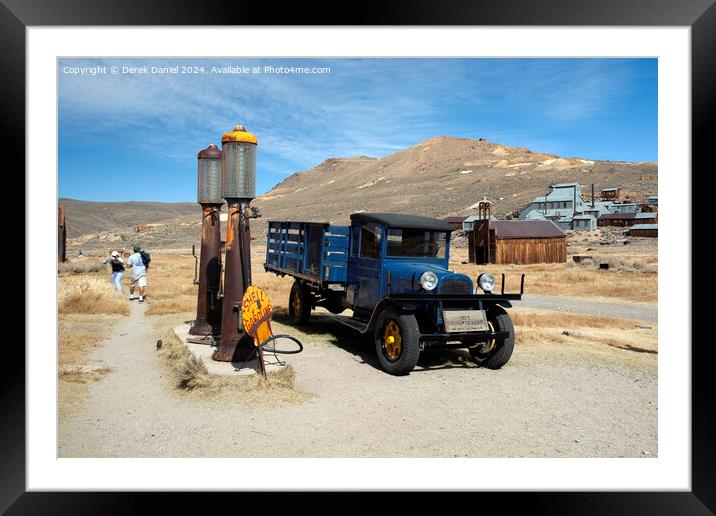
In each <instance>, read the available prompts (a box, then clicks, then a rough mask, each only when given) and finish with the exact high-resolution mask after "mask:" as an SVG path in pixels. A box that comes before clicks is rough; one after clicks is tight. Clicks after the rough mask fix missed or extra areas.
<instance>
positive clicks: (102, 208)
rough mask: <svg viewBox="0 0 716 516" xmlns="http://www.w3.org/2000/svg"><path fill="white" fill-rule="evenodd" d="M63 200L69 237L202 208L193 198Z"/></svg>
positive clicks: (169, 218)
mask: <svg viewBox="0 0 716 516" xmlns="http://www.w3.org/2000/svg"><path fill="white" fill-rule="evenodd" d="M59 203H60V204H63V205H64V206H65V218H66V221H67V222H66V223H67V236H68V238H72V237H76V236H79V235H85V234H88V233H100V232H102V231H116V230H118V229H123V228H130V227H134V226H137V225H139V224H153V223H156V222H164V221H168V220H175V219H177V218H180V217H183V216H187V215H196V214H197V213H199V212H200V209H201V208H199V206H198V205H197V204H196V203H193V202H136V201H131V202H130V201H128V202H92V201H79V200H76V199H63V198H60V199H59Z"/></svg>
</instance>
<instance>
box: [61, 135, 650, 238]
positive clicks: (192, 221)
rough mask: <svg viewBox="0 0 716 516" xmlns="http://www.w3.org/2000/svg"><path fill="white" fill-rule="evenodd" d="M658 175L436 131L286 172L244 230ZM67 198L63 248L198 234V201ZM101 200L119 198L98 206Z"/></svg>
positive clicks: (257, 232) (434, 212) (456, 208)
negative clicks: (409, 142) (378, 154)
mask: <svg viewBox="0 0 716 516" xmlns="http://www.w3.org/2000/svg"><path fill="white" fill-rule="evenodd" d="M258 173H259V174H260V173H261V164H260V163H259V165H258ZM657 173H658V169H657V165H656V164H655V163H628V162H622V161H594V160H588V159H582V158H578V157H560V156H556V155H554V154H545V153H540V152H535V151H532V150H529V149H526V148H524V147H508V146H505V145H500V144H497V143H492V142H489V141H487V140H484V139H478V140H474V139H466V138H450V137H445V136H439V137H435V138H431V139H428V140H425V141H423V142H421V143H419V144H417V145H414V146H412V147H409V148H407V149H405V150H403V151H400V152H396V153H394V154H390V155H388V156H385V157H383V158H372V157H367V156H359V157H352V158H330V159H327V160H325V161H324V162H323V163H321V164H320V165H318V166H316V167H314V168H312V169H310V170H307V171H305V172H296V173H294V174H292V175H290V176H288V177H287V178H286V179H285V180H284V181H282V182H281V183H279V184H277V185H276V186H275V187H274V188H273V189H271V190H270V191H269V192H267V193H265V194H263V195H260V196H259V197H257V198H256V199H255V200H254V202H253V203H252V205H254V206H257V207H258V208H260V209H261V212H262V214H263V217H262V218H260V219H258V220H255V221H253V222H252V228H253V231H252V233H253V234H254V236H255V237H258V238H260V237H261V235H263V234H265V231H266V223H267V221H268V220H276V219H279V220H280V219H293V220H321V221H330V222H333V223H345V222H347V221H348V220H349V216H350V214H351V213H354V212H357V211H386V212H401V213H414V214H421V215H427V216H434V217H445V216H448V215H470V214H472V213H474V212H475V211H476V206H477V204H476V203H477V202H478V201H480V200H481V199H482V198H483V197H487V198H488V199H490V200H491V201H493V202H494V206H493V214H494V215H496V216H497V217H499V218H502V217H504V216H506V215H508V214H510V213H511V212H513V211H514V210H516V209H519V208H521V207H522V206H524V205H525V204H527V203H528V202H529V201H531V200H532V199H533V198H534V197H536V196H538V195H542V194H544V193H545V190H546V187H547V186H548V185H549V184H550V183H561V182H572V181H579V182H580V183H581V184H582V185H584V186H585V189H584V194H588V193H589V186H590V185H591V184H594V185H595V189H596V191H597V192H598V191H599V190H600V189H601V188H607V187H615V186H619V187H621V188H622V192H623V197H625V196H628V198H629V199H631V200H636V201H642V200H644V199H645V198H646V197H647V196H648V195H654V194H656V193H657V180H656V176H657ZM73 203H76V204H74V205H71V206H69V205H67V204H66V206H67V218H68V225H69V226H70V236H71V237H72V236H74V237H75V238H72V239H71V240H70V241H69V242H68V244H69V247H70V249H72V248H76V246H77V245H78V244H80V243H81V244H82V245H84V246H85V248H88V249H89V248H93V247H99V248H102V249H105V248H107V246H109V245H121V242H123V241H125V240H127V239H130V240H137V241H140V243H142V244H145V245H149V246H151V247H154V248H166V249H169V248H171V249H177V248H190V247H191V244H193V243H198V241H199V216H198V215H199V207H198V206H197V205H196V204H194V203H178V204H164V203H85V202H80V201H73ZM105 204H106V205H109V204H112V205H115V204H118V205H119V206H116V207H115V206H112V207H109V206H107V207H106V208H102V209H101V208H100V206H99V205H105ZM147 205H151V209H149V207H148V206H147ZM87 209H91V210H92V211H91V212H89V211H87V212H86V211H85V210H87ZM114 210H119V213H120V214H121V216H120V215H118V214H117V213H114ZM98 213H102V214H103V216H102V217H98V215H97V214H98ZM110 214H111V215H110ZM95 219H98V220H96V221H95ZM115 221H116V226H114V227H111V224H113V223H115ZM142 223H144V224H148V226H146V227H144V228H143V231H141V232H137V231H134V230H132V229H131V228H132V227H134V226H136V225H137V224H142ZM73 226H74V227H75V230H74V231H73V230H72V227H73ZM79 228H82V229H83V230H84V233H83V234H82V235H80V234H78V231H79Z"/></svg>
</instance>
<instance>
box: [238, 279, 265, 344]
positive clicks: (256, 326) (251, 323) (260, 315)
mask: <svg viewBox="0 0 716 516" xmlns="http://www.w3.org/2000/svg"><path fill="white" fill-rule="evenodd" d="M271 309H272V307H271V302H270V301H269V298H268V295H267V294H266V292H264V291H263V290H262V289H260V288H259V287H257V286H255V285H250V286H249V288H247V289H246V293H245V294H244V298H243V300H242V302H241V319H242V322H243V323H244V329H245V330H246V333H248V334H249V335H251V336H252V337H253V338H254V344H256V345H257V346H258V345H259V344H261V343H262V342H264V341H266V339H267V338H269V337H270V336H271V316H272V311H271Z"/></svg>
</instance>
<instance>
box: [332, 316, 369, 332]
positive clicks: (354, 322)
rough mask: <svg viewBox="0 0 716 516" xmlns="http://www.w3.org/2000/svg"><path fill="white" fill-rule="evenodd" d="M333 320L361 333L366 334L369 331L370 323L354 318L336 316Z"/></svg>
mask: <svg viewBox="0 0 716 516" xmlns="http://www.w3.org/2000/svg"><path fill="white" fill-rule="evenodd" d="M332 319H334V320H336V321H338V322H339V323H341V324H343V325H345V326H348V327H350V328H353V329H354V330H356V331H358V332H360V333H366V332H367V331H368V323H366V322H363V321H360V320H358V319H356V318H354V317H349V316H347V315H334V316H333V317H332Z"/></svg>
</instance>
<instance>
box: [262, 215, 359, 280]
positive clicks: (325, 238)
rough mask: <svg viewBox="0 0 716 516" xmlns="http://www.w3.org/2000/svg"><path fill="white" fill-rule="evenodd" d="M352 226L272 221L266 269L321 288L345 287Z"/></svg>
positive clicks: (267, 245)
mask: <svg viewBox="0 0 716 516" xmlns="http://www.w3.org/2000/svg"><path fill="white" fill-rule="evenodd" d="M348 234H349V231H348V226H336V225H331V224H329V223H326V222H295V221H290V222H288V221H269V223H268V234H267V236H266V260H265V262H264V269H266V270H267V271H270V272H274V273H276V274H280V275H284V274H285V275H288V276H292V277H296V278H300V279H302V280H303V281H305V282H308V283H311V284H313V285H315V286H317V287H319V288H328V286H329V285H330V284H340V285H345V283H346V279H347V265H348V245H349V242H348Z"/></svg>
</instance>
